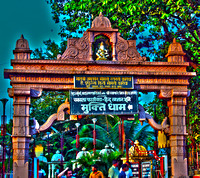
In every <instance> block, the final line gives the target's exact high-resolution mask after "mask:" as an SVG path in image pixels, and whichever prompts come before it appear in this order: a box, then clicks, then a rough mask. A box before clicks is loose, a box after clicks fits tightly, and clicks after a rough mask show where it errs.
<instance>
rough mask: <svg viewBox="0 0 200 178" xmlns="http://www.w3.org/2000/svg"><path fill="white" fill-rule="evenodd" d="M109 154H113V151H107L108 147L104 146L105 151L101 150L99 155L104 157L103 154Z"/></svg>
mask: <svg viewBox="0 0 200 178" xmlns="http://www.w3.org/2000/svg"><path fill="white" fill-rule="evenodd" d="M111 152H113V149H109V146H108V145H106V146H105V149H103V150H101V151H100V153H99V154H100V155H104V154H107V155H109V154H110V153H111Z"/></svg>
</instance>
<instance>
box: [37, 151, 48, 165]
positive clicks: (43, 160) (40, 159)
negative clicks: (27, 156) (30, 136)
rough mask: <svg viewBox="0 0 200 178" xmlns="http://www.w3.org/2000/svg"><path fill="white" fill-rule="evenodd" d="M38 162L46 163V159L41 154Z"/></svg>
mask: <svg viewBox="0 0 200 178" xmlns="http://www.w3.org/2000/svg"><path fill="white" fill-rule="evenodd" d="M38 159H39V161H41V162H45V163H47V158H46V157H45V156H44V155H43V153H41V154H40V156H38Z"/></svg>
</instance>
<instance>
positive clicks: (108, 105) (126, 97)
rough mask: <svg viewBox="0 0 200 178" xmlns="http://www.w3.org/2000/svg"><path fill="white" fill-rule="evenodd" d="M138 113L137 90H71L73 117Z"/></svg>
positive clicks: (71, 112) (71, 111)
mask: <svg viewBox="0 0 200 178" xmlns="http://www.w3.org/2000/svg"><path fill="white" fill-rule="evenodd" d="M137 111H138V94H137V91H135V90H128V91H125V90H71V91H70V114H71V115H102V114H116V115H130V114H135V113H137Z"/></svg>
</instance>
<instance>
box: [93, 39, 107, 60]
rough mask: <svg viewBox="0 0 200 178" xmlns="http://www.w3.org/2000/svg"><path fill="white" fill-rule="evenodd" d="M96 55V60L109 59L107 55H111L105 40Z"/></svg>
mask: <svg viewBox="0 0 200 178" xmlns="http://www.w3.org/2000/svg"><path fill="white" fill-rule="evenodd" d="M96 56H97V58H96V60H107V57H108V56H109V54H108V51H107V50H106V49H105V47H104V44H103V41H102V42H101V44H100V47H99V49H98V51H97V53H96Z"/></svg>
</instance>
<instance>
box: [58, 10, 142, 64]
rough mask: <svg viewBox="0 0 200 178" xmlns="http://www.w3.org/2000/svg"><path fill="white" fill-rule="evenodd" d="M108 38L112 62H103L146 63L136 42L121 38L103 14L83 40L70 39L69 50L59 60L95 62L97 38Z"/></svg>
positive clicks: (59, 56)
mask: <svg viewBox="0 0 200 178" xmlns="http://www.w3.org/2000/svg"><path fill="white" fill-rule="evenodd" d="M98 36H106V37H107V38H108V39H109V41H110V44H111V59H110V60H111V61H110V60H109V61H108V60H104V61H103V62H105V63H106V62H109V63H110V62H112V61H113V62H123V63H124V62H137V61H140V62H141V61H145V60H146V57H141V56H140V54H139V52H138V51H137V49H136V41H135V40H125V39H123V38H122V37H121V36H120V33H119V31H118V29H113V28H112V26H111V22H110V20H109V19H108V18H107V17H104V16H103V14H102V12H100V14H99V16H97V17H96V18H95V19H94V20H93V21H92V26H91V28H89V29H87V30H86V31H85V32H84V34H83V37H82V38H71V39H68V43H67V49H66V50H65V52H64V53H63V54H62V55H60V54H59V55H58V56H57V59H58V60H66V61H73V62H74V61H75V62H77V63H78V62H79V61H91V62H92V61H93V62H100V61H99V60H95V59H93V54H94V53H95V50H94V47H93V44H94V41H95V37H98Z"/></svg>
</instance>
